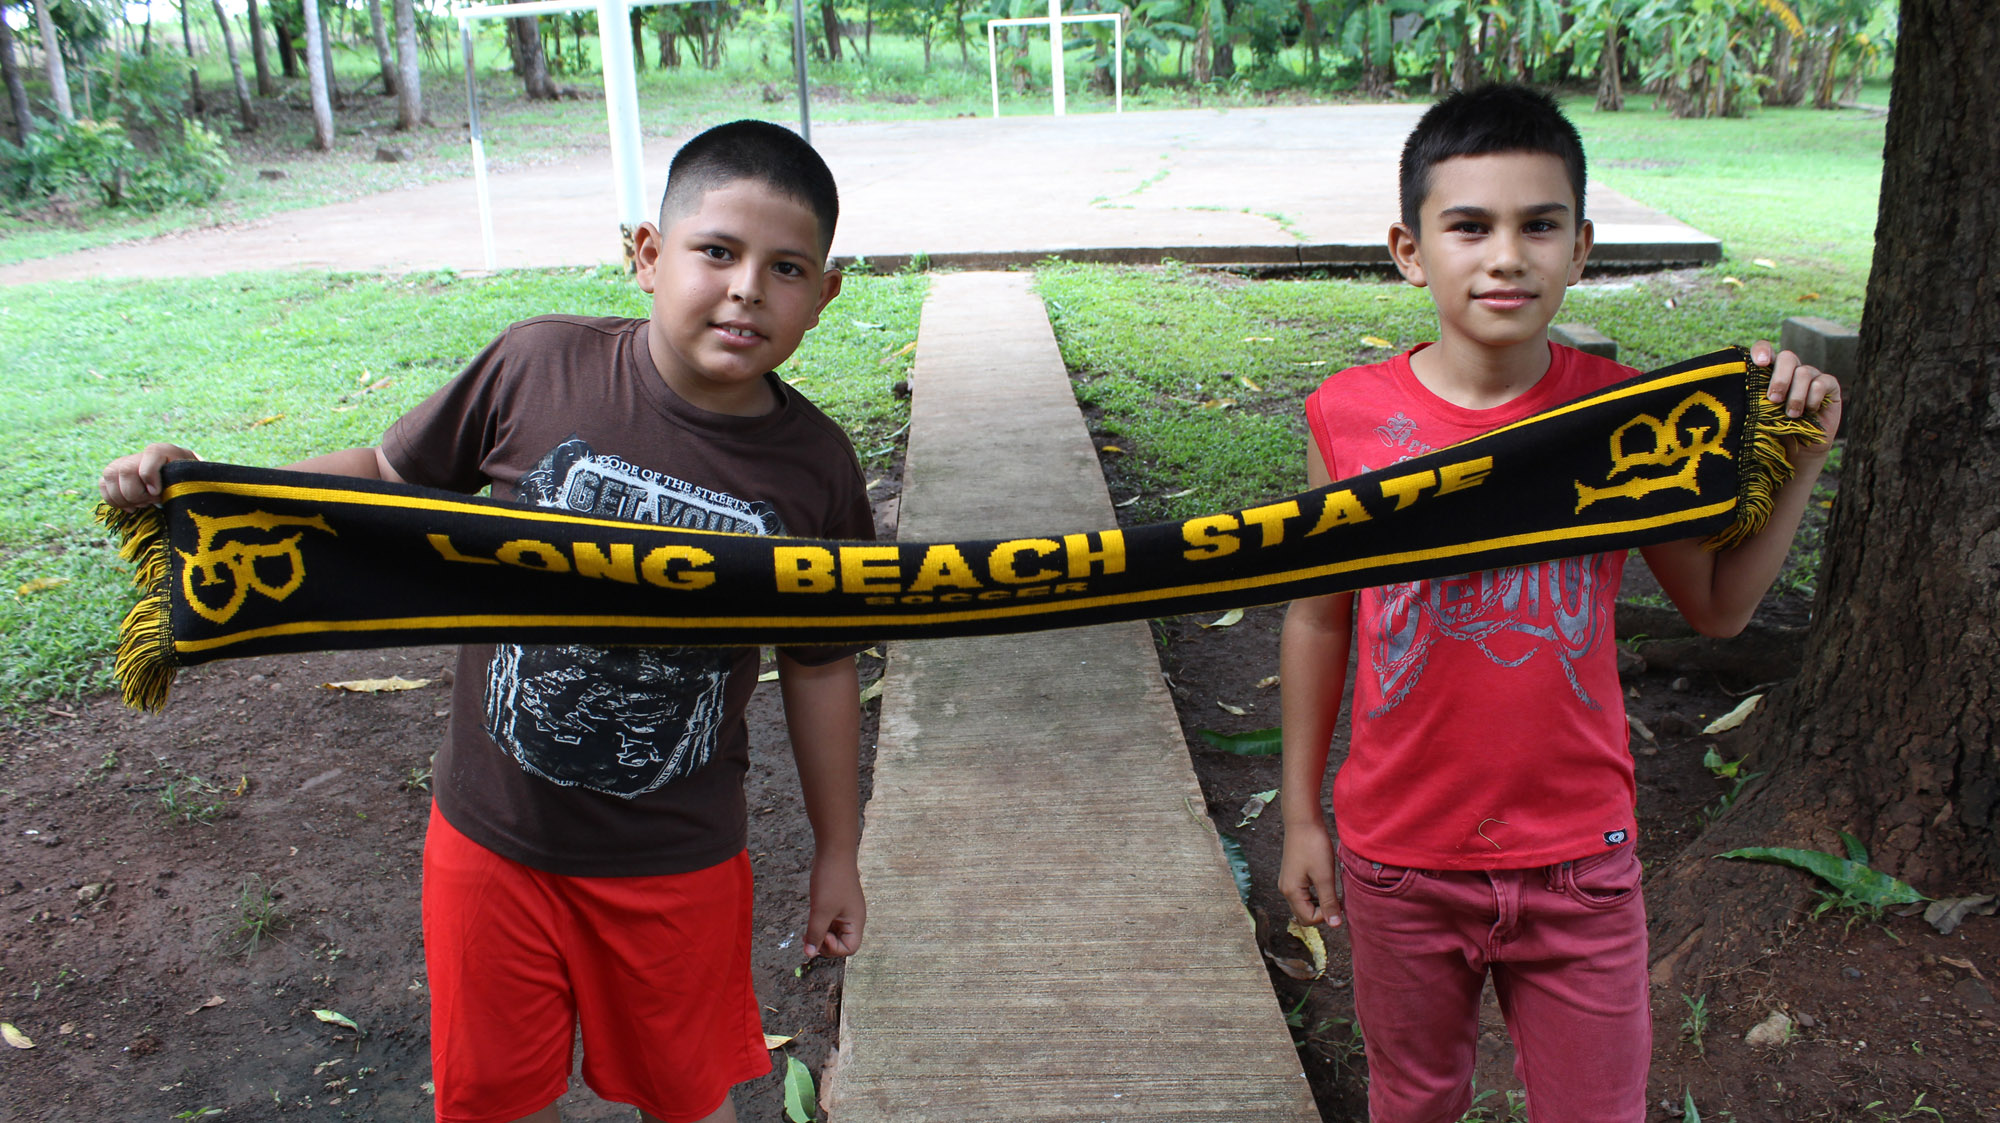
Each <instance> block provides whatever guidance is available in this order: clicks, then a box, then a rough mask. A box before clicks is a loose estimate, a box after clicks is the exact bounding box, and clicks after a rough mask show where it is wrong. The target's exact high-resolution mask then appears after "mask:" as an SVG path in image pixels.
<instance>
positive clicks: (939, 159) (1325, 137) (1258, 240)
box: [0, 105, 1721, 284]
mask: <svg viewBox="0 0 2000 1123" xmlns="http://www.w3.org/2000/svg"><path fill="white" fill-rule="evenodd" d="M1422 109H1423V107H1422V106H1421V105H1344V106H1292V107H1283V108H1267V109H1217V110H1206V109H1181V110H1165V111H1155V112H1144V113H1139V112H1133V113H1123V114H1118V115H1112V114H1085V115H1080V116H1079V115H1071V116H1067V117H1062V118H1053V117H1003V118H998V119H994V118H979V119H964V118H960V119H949V120H929V121H895V122H880V123H874V122H871V123H853V124H824V123H822V124H819V125H817V126H815V127H814V129H813V139H814V141H815V143H816V144H817V145H818V146H819V149H820V151H821V152H822V153H823V154H824V155H825V156H826V159H827V163H828V164H829V165H831V166H832V168H833V172H834V176H835V178H836V179H837V180H838V181H839V183H840V190H841V202H842V213H841V221H840V229H839V231H838V232H837V234H836V236H835V239H834V243H833V252H834V255H835V257H836V258H837V259H840V260H842V261H851V260H854V259H857V258H859V259H866V260H868V261H869V262H871V263H873V264H874V265H876V266H877V267H879V268H883V269H890V270H893V269H900V268H903V267H904V266H905V265H907V264H908V263H910V262H911V261H912V260H913V259H917V258H924V259H928V260H929V261H930V262H931V263H933V264H938V265H951V266H955V267H958V268H997V267H1004V266H1010V265H1019V264H1032V263H1033V262H1035V261H1039V260H1041V259H1042V258H1045V257H1049V256H1056V257H1063V258H1069V259H1076V260H1086V261H1106V262H1127V263H1138V264H1156V263H1158V262H1159V261H1161V260H1162V259H1164V258H1174V259H1177V260H1181V261H1187V262H1191V263H1197V264H1206V265H1230V264H1243V265H1257V266H1267V267H1278V268H1284V267H1300V266H1306V267H1310V266H1315V265H1326V266H1353V265H1361V266H1385V265H1386V264H1387V262H1388V253H1387V250H1386V249H1385V246H1384V243H1385V240H1386V238H1387V236H1388V230H1389V224H1390V223H1391V222H1393V221H1394V220H1395V217H1396V161H1397V158H1398V155H1399V153H1400V151H1401V147H1402V143H1403V137H1404V136H1405V135H1407V134H1408V132H1409V130H1410V126H1411V125H1413V124H1414V123H1415V122H1416V119H1417V116H1418V115H1419V114H1420V113H1421V112H1422ZM689 135H690V134H689V133H687V132H685V131H683V132H680V133H677V134H675V135H673V136H668V137H660V138H655V139H653V140H651V141H649V142H648V143H647V145H646V189H645V190H646V197H647V198H648V199H649V200H652V201H653V202H650V203H649V204H648V206H649V208H650V207H651V206H652V205H654V203H656V202H657V200H658V199H659V195H660V192H661V190H662V189H664V187H665V184H666V172H667V164H668V161H669V160H670V159H671V158H672V155H673V153H674V151H675V150H676V149H677V148H678V147H679V146H680V145H681V143H683V142H684V141H686V140H687V138H688V136H689ZM492 192H493V205H494V228H495V237H496V240H497V243H498V260H499V264H500V266H501V267H502V268H510V269H511V268H535V267H545V266H559V265H597V264H603V263H606V262H615V261H618V260H619V259H620V253H621V247H620V243H619V240H618V230H617V218H616V214H617V208H616V204H615V201H614V199H613V191H612V172H611V161H610V157H609V156H608V154H604V153H598V154H595V155H590V156H584V157H580V158H578V159H575V160H571V161H568V162H565V163H562V164H557V165H550V166H541V167H533V168H517V169H512V170H507V171H501V172H497V173H496V174H495V175H494V176H493V177H492ZM1587 209H1588V212H1589V214H1590V217H1591V218H1592V220H1593V221H1594V222H1595V223H1596V225H1597V248H1596V250H1595V251H1594V252H1593V253H1592V255H1591V259H1592V261H1593V262H1596V263H1598V264H1602V265H1625V266H1632V265H1681V264H1698V263H1704V262H1710V261H1715V260H1719V258H1720V257H1721V245H1720V243H1719V242H1717V241H1716V240H1715V239H1714V238H1711V237H1709V236H1708V235H1706V234H1703V233H1701V232H1700V231H1698V230H1695V229H1693V228H1692V227H1690V226H1688V225H1687V224H1685V223H1682V222H1679V221H1677V220H1675V219H1673V218H1670V217H1668V216H1666V215H1663V214H1660V213H1659V212H1657V211H1653V210H1650V209H1648V208H1646V207H1642V206H1640V205H1639V204H1637V203H1634V202H1633V201H1632V200H1631V199H1628V198H1626V197H1625V196H1623V195H1620V194H1618V193H1617V192H1615V191H1612V190H1610V189H1608V188H1605V187H1602V186H1593V187H1592V188H1591V192H1590V199H1589V206H1588V208H1587ZM483 266H484V258H483V255H482V253H481V249H480V235H479V218H478V207H477V205H476V202H475V199H474V195H473V188H472V181H471V179H470V178H469V176H468V177H467V178H465V179H462V180H452V181H448V182H443V183H435V184H431V185H429V186H425V187H415V188H408V189H405V190H400V191H390V192H385V193H382V194H379V195H371V196H368V197H366V198H361V199H355V200H352V201H350V202H345V203H338V204H334V205H330V206H325V207H314V208H311V209H309V210H301V211H292V212H289V213H286V214H281V215H275V216H272V217H270V218H266V219H261V220H258V221H255V222H250V223H241V224H236V225H232V226H226V227H214V228H210V229H205V230H191V231H184V232H181V233H176V234H171V235H165V236H162V237H160V238H155V239H150V240H147V241H142V242H130V243H125V244H122V245H117V246H109V247H104V248H102V249H96V250H86V251H83V252H80V253H74V254H65V255H63V256H61V257H54V258H46V259H43V260H40V261H29V262H22V263H19V264H16V265H11V266H6V267H0V284H6V283H15V282H22V281H38V280H57V279H93V278H109V277H173V276H206V275H214V274H218V273H230V272H242V271H254V270H274V269H323V270H334V271H356V272H370V273H380V272H387V273H400V272H408V271H411V270H420V269H441V268H452V269H457V270H460V271H462V272H478V271H479V270H481V269H482V268H483Z"/></svg>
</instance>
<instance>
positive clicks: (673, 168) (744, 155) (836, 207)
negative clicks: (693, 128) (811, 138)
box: [660, 120, 840, 253]
mask: <svg viewBox="0 0 2000 1123" xmlns="http://www.w3.org/2000/svg"><path fill="white" fill-rule="evenodd" d="M739 179H754V180H756V181H758V182H760V183H764V184H768V185H770V186H771V187H772V188H773V189H775V190H776V191H778V192H779V193H780V194H783V195H789V196H791V197H792V198H794V199H797V200H798V201H799V202H801V203H803V204H805V206H806V208H807V209H808V210H810V211H812V212H813V217H814V218H816V219H818V220H819V248H820V252H821V253H825V252H826V251H827V250H828V249H829V248H831V247H832V245H833V227H834V224H835V223H836V222H838V221H839V220H840V192H839V191H837V190H836V189H835V188H834V185H833V172H831V171H829V170H828V169H827V166H826V161H825V160H822V159H820V156H819V153H818V152H816V151H814V150H813V146H812V145H810V144H807V143H806V142H805V141H804V140H802V139H800V137H799V135H798V134H797V133H795V132H793V131H792V130H790V129H788V128H785V127H784V126H783V125H773V124H771V123H770V122H768V121H750V120H744V121H731V122H729V123H728V124H726V125H717V126H715V127H714V128H712V129H709V130H708V131H707V132H704V133H702V134H701V135H699V136H697V137H695V138H694V139H693V140H690V141H688V142H687V143H686V144H684V145H682V146H681V150H680V151H679V152H676V153H675V154H674V162H673V163H672V164H671V165H670V166H669V167H668V169H667V191H666V194H665V195H664V196H662V197H661V199H660V227H661V228H662V229H665V228H666V227H667V226H669V225H671V224H672V223H673V222H674V221H676V220H677V219H679V218H680V217H682V216H683V215H687V214H690V213H692V212H694V211H695V210H696V209H697V208H699V207H700V206H701V197H702V196H703V195H706V194H707V193H708V192H710V191H712V190H714V189H715V188H718V187H721V186H723V185H724V184H728V183H734V182H735V181H737V180H739Z"/></svg>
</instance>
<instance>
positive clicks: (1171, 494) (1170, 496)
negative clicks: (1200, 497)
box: [1160, 487, 1194, 499]
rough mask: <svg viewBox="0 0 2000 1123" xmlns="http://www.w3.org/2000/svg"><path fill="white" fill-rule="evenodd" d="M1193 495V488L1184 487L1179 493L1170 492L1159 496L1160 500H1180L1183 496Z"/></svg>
mask: <svg viewBox="0 0 2000 1123" xmlns="http://www.w3.org/2000/svg"><path fill="white" fill-rule="evenodd" d="M1193 494H1194V489H1193V488H1191V487H1184V488H1182V489H1180V490H1179V491H1170V492H1168V493H1166V494H1165V495H1162V496H1160V498H1162V499H1179V498H1180V497H1181V496H1183V495H1193Z"/></svg>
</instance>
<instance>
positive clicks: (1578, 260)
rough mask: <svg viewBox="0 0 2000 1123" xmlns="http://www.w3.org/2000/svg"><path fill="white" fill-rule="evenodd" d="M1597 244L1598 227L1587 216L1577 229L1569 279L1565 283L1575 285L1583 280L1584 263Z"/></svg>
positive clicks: (1570, 256) (1570, 258) (1570, 259)
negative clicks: (1591, 248)
mask: <svg viewBox="0 0 2000 1123" xmlns="http://www.w3.org/2000/svg"><path fill="white" fill-rule="evenodd" d="M1596 244H1597V229H1596V228H1595V227H1593V226H1592V225H1591V224H1590V220H1589V219H1587V218H1586V219H1584V220H1583V223H1582V225H1580V226H1578V227H1577V229H1576V246H1575V247H1574V248H1573V249H1571V250H1570V255H1569V280H1568V281H1567V282H1565V284H1569V285H1573V284H1576V283H1577V282H1578V281H1581V280H1583V263H1584V262H1585V261H1586V260H1588V259H1589V257H1590V247H1591V246H1593V245H1596Z"/></svg>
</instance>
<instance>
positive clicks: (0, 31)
mask: <svg viewBox="0 0 2000 1123" xmlns="http://www.w3.org/2000/svg"><path fill="white" fill-rule="evenodd" d="M0 77H4V78H5V79H6V82H7V105H8V107H9V108H11V109H12V110H13V111H14V143H16V144H26V143H27V142H28V134H29V133H32V132H34V131H35V114H34V110H33V108H32V107H31V106H30V105H29V103H28V87H27V84H26V83H25V82H23V81H21V68H20V67H19V66H17V65H16V64H15V62H14V31H13V29H12V28H10V27H8V26H7V9H6V7H5V6H4V5H0Z"/></svg>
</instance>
